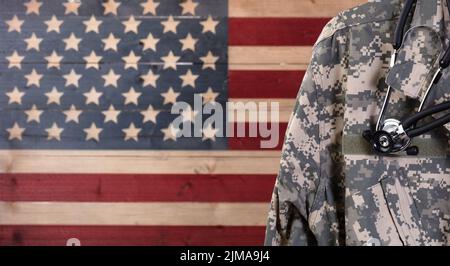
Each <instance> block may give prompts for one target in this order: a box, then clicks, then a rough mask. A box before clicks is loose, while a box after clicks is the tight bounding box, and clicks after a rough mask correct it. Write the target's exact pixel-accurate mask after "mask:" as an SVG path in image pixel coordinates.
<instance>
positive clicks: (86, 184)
mask: <svg viewBox="0 0 450 266" xmlns="http://www.w3.org/2000/svg"><path fill="white" fill-rule="evenodd" d="M362 2H363V1H361V0H345V1H338V0H332V1H327V0H317V1H307V0H228V1H227V0H160V1H152V0H139V1H131V0H130V1H125V0H122V1H119V0H104V1H101V0H72V1H70V0H69V1H66V0H64V1H61V0H24V1H21V0H0V16H1V21H0V106H1V109H0V110H1V115H0V132H1V133H0V136H1V137H0V245H66V244H81V245H261V244H262V243H263V238H264V226H265V221H266V214H267V210H268V202H269V201H270V197H271V193H272V188H273V185H274V181H275V176H276V173H277V170H278V162H279V154H280V149H281V143H282V136H283V135H284V130H285V129H286V126H287V122H288V120H289V116H290V112H291V110H292V108H293V105H294V100H295V96H296V94H297V91H298V88H299V85H300V82H301V79H302V75H303V73H304V70H305V68H306V66H307V64H308V62H309V58H310V53H311V46H312V45H313V43H314V41H315V40H316V38H317V37H318V34H319V33H320V31H321V29H322V27H323V26H324V25H325V23H326V22H327V21H328V20H329V19H330V17H331V16H334V15H335V14H337V13H338V12H339V11H340V10H344V9H346V8H349V7H352V6H355V5H357V4H360V3H362ZM194 94H200V95H201V97H202V99H203V101H204V102H215V103H217V104H221V105H223V106H224V105H225V103H226V102H249V101H254V102H271V101H275V102H279V103H280V107H281V110H280V112H281V113H280V119H279V121H276V122H277V123H279V126H280V136H281V139H280V143H279V145H278V146H277V147H276V148H275V149H273V150H261V149H260V148H259V143H260V140H261V138H238V137H228V138H225V137H216V136H215V132H217V131H218V130H223V129H220V128H215V125H213V124H210V125H205V127H204V128H203V129H202V127H200V130H201V132H200V135H201V137H195V138H185V137H177V136H176V135H174V134H173V130H171V128H172V123H173V121H174V119H175V118H176V116H177V115H174V114H171V113H170V109H171V107H172V105H173V104H174V103H175V102H178V101H184V102H187V103H190V104H193V101H194ZM198 115H200V114H198V113H196V112H195V111H193V110H191V112H188V113H183V117H184V120H185V123H188V124H193V123H195V117H196V116H198ZM202 120H204V118H202ZM235 123H239V121H237V122H235ZM250 123H258V121H249V122H246V125H247V127H248V126H250V125H249V124H250Z"/></svg>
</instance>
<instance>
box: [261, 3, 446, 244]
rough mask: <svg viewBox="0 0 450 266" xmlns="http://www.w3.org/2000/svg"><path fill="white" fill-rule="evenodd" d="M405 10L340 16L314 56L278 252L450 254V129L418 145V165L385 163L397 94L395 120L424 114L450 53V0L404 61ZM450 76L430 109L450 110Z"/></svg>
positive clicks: (415, 37) (421, 26) (401, 160)
mask: <svg viewBox="0 0 450 266" xmlns="http://www.w3.org/2000/svg"><path fill="white" fill-rule="evenodd" d="M404 2H405V0H373V1H370V2H369V3H367V4H363V5H361V6H358V7H356V8H353V9H351V10H348V11H345V12H342V13H340V14H339V15H338V16H337V17H335V18H334V19H333V20H331V21H330V22H329V23H328V25H327V26H326V27H325V29H324V30H323V32H322V34H321V36H320V38H319V40H318V41H317V43H316V44H315V46H314V49H313V56H312V61H311V64H310V65H309V67H308V69H307V72H306V75H305V77H304V80H303V83H302V86H301V88H300V91H299V94H298V97H297V103H296V107H295V110H294V113H293V115H292V117H291V120H290V122H289V126H288V130H287V133H286V137H285V143H284V147H283V151H282V158H281V166H280V171H279V175H278V178H277V181H276V184H275V189H274V192H273V198H272V202H271V208H270V212H269V217H268V223H267V232H266V245H448V244H450V228H449V227H450V149H449V146H450V145H449V135H450V126H449V124H447V125H446V126H445V127H442V128H439V129H436V130H434V131H432V132H430V133H427V134H426V135H424V136H421V137H419V138H416V139H415V140H414V144H415V145H417V146H418V147H419V148H420V154H419V155H418V156H407V155H406V154H399V155H395V156H379V155H377V154H375V153H373V152H372V151H371V149H370V147H369V146H368V144H367V143H366V142H365V141H364V140H363V138H362V132H363V131H364V130H366V129H370V128H372V129H374V127H375V124H376V122H377V118H378V114H379V112H380V109H381V106H382V103H383V100H384V97H385V95H386V91H387V87H388V85H390V86H392V87H393V88H394V93H393V96H392V98H391V101H390V104H389V108H388V110H387V114H388V118H397V119H403V118H405V117H407V116H408V115H411V114H413V113H414V112H416V111H417V110H418V105H419V103H420V100H421V99H422V97H423V96H424V92H425V91H426V89H427V87H428V85H429V83H430V80H431V78H432V76H433V75H434V73H435V71H436V70H437V68H438V66H439V65H438V61H439V59H440V56H441V55H442V54H443V52H444V51H445V49H446V48H447V47H448V45H449V38H450V25H449V24H450V23H449V21H450V19H449V14H448V11H447V6H446V4H443V2H446V1H442V0H418V3H417V5H416V8H415V11H414V14H412V15H411V19H409V21H408V24H407V29H406V31H405V36H404V43H403V46H402V47H401V49H400V50H399V56H398V60H397V61H396V63H395V66H394V67H393V68H392V69H390V68H389V61H390V57H391V54H392V53H393V47H392V42H393V37H394V32H395V28H396V26H397V22H398V17H399V15H400V13H401V11H402V9H403V5H404ZM449 85H450V71H449V70H448V69H447V70H445V71H444V74H443V77H442V79H441V80H440V81H439V83H438V84H437V86H436V87H434V88H433V90H432V92H431V94H430V98H428V99H429V101H427V106H430V105H434V104H437V103H441V102H442V101H448V100H450V86H449Z"/></svg>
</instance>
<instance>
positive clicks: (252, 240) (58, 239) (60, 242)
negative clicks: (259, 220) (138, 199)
mask: <svg viewBox="0 0 450 266" xmlns="http://www.w3.org/2000/svg"><path fill="white" fill-rule="evenodd" d="M264 232H265V227H263V226H30V225H2V226H1V227H0V246H65V245H66V244H67V240H69V239H71V238H77V239H78V240H80V242H81V245H82V246H155V245H157V246H247V245H248V246H261V245H262V244H263V243H264Z"/></svg>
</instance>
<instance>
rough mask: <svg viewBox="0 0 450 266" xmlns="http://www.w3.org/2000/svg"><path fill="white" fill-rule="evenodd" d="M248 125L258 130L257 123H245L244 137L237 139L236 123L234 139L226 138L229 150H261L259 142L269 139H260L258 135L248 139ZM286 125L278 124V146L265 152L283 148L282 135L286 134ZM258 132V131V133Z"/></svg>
mask: <svg viewBox="0 0 450 266" xmlns="http://www.w3.org/2000/svg"><path fill="white" fill-rule="evenodd" d="M250 125H253V126H256V128H258V124H257V123H252V124H251V123H245V132H246V137H243V138H238V137H237V136H236V135H237V134H236V132H237V129H238V123H235V125H234V131H235V133H234V135H235V137H231V138H228V147H229V148H230V149H231V150H262V149H261V141H263V140H269V139H270V138H262V137H260V134H258V137H256V138H252V137H249V129H250ZM287 125H288V124H287V123H279V124H278V128H279V129H278V144H277V146H276V147H275V148H272V149H267V150H281V148H282V146H283V141H284V135H285V133H286V128H287ZM258 132H259V131H258Z"/></svg>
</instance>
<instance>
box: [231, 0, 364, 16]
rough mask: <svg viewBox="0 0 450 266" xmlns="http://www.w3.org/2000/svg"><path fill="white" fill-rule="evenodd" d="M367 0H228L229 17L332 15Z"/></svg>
mask: <svg viewBox="0 0 450 266" xmlns="http://www.w3.org/2000/svg"><path fill="white" fill-rule="evenodd" d="M366 2H367V0H291V1H282V2H280V1H279V0H229V1H228V5H229V11H228V12H229V16H230V17H259V18H261V17H264V18H265V17H307V18H311V17H334V16H335V15H337V14H338V13H339V12H341V11H343V10H345V9H348V8H350V7H354V6H357V5H359V4H362V3H366Z"/></svg>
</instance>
